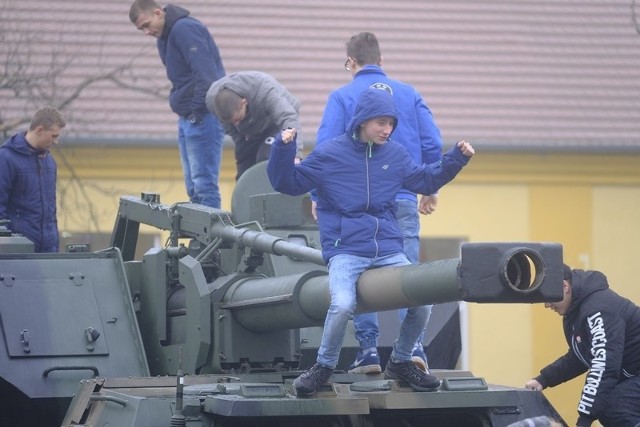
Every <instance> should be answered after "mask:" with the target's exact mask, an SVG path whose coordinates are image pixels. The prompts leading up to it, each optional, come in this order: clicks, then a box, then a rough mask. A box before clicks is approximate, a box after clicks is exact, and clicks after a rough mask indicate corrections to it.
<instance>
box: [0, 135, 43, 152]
mask: <svg viewBox="0 0 640 427" xmlns="http://www.w3.org/2000/svg"><path fill="white" fill-rule="evenodd" d="M26 134H27V133H26V132H19V133H17V134H15V135H13V136H12V137H11V138H9V139H7V141H6V142H5V143H4V144H2V145H1V147H2V148H7V149H9V150H13V151H15V152H16V153H20V154H23V155H25V156H30V155H31V153H34V152H37V153H40V154H43V153H46V150H36V149H35V148H32V147H31V146H30V145H29V143H27V139H26Z"/></svg>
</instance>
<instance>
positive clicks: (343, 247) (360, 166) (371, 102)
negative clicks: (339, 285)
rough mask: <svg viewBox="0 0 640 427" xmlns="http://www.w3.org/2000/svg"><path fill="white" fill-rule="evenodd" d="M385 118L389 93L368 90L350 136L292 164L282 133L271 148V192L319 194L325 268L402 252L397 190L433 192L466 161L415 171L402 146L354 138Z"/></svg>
mask: <svg viewBox="0 0 640 427" xmlns="http://www.w3.org/2000/svg"><path fill="white" fill-rule="evenodd" d="M383 116H386V117H393V118H394V119H396V123H397V120H398V114H397V111H396V107H395V104H394V101H393V97H392V95H390V94H389V93H388V92H386V91H384V90H379V89H367V90H365V91H364V92H363V93H362V95H361V97H360V99H359V100H358V104H357V106H356V109H355V114H354V116H353V118H352V120H351V122H350V124H349V126H348V129H349V131H348V132H347V133H345V134H343V135H341V136H339V137H337V138H334V139H331V140H329V141H327V142H325V143H324V144H322V145H320V146H316V147H315V149H314V150H313V152H311V154H310V155H309V156H308V157H307V158H306V159H304V160H303V161H302V162H301V163H300V164H298V165H294V157H295V151H296V146H295V143H293V142H292V143H290V144H284V143H283V142H282V137H281V135H278V136H277V138H276V140H275V141H274V144H273V146H272V148H271V156H270V158H269V164H268V166H267V173H268V175H269V179H270V181H271V184H272V185H273V187H274V189H275V190H277V191H279V192H281V193H284V194H289V195H292V196H296V195H300V194H304V193H306V192H308V191H310V190H312V189H313V188H315V189H316V190H317V196H318V206H317V214H318V225H319V227H320V238H321V241H322V254H323V257H324V259H325V261H327V262H328V261H329V260H330V259H331V258H332V257H333V256H335V255H337V254H340V253H345V254H351V255H358V256H362V257H369V258H374V257H382V256H387V255H391V254H393V253H399V252H402V251H403V240H402V232H401V231H400V227H399V225H398V222H397V220H396V218H395V211H396V200H395V199H396V194H397V193H398V191H399V190H400V189H401V188H406V189H408V190H409V191H412V192H415V193H420V194H433V193H435V192H436V191H438V189H439V188H441V187H442V186H443V185H445V184H446V183H447V182H449V181H451V180H452V179H453V178H454V177H455V176H456V175H457V174H458V172H460V170H461V169H462V167H464V165H466V164H467V162H468V160H469V158H468V157H466V156H465V155H464V154H462V152H461V151H460V149H459V148H458V147H454V148H452V149H451V150H450V151H449V152H448V153H447V154H445V155H444V156H443V158H442V160H441V161H439V162H436V163H433V164H431V165H427V164H423V165H417V164H416V163H415V162H414V161H413V160H412V159H411V156H410V155H409V154H408V153H407V151H406V150H405V148H404V147H403V146H402V145H401V144H400V143H397V142H394V141H392V140H388V141H387V142H385V143H384V144H381V145H378V144H373V143H368V142H363V141H361V140H359V139H358V133H359V129H360V125H361V124H362V123H364V122H366V121H368V120H370V119H373V118H376V117H383Z"/></svg>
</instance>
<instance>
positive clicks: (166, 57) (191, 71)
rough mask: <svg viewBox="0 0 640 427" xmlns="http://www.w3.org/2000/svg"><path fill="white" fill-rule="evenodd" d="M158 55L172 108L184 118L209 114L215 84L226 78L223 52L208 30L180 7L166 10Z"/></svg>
mask: <svg viewBox="0 0 640 427" xmlns="http://www.w3.org/2000/svg"><path fill="white" fill-rule="evenodd" d="M164 10H165V12H166V14H165V24H164V28H163V30H162V36H161V37H160V38H158V41H157V45H158V53H159V54H160V59H161V60H162V63H163V64H164V66H165V67H166V69H167V77H168V78H169V80H170V81H171V92H170V93H169V105H170V106H171V110H173V112H174V113H176V114H178V115H179V116H182V117H188V116H190V115H191V114H195V115H196V116H197V117H198V118H202V117H204V116H205V115H206V114H209V110H207V106H206V104H205V97H206V95H207V91H208V90H209V86H211V83H213V82H214V81H216V80H218V79H219V78H221V77H223V76H224V67H223V66H222V60H221V59H220V52H219V51H218V47H217V46H216V44H215V42H214V41H213V37H212V36H211V34H210V33H209V30H208V29H207V27H205V26H204V24H203V23H202V22H200V21H198V20H197V19H195V18H192V17H190V16H189V11H188V10H186V9H183V8H181V7H179V6H174V5H171V4H170V5H167V6H166V7H165V9H164Z"/></svg>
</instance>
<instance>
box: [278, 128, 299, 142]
mask: <svg viewBox="0 0 640 427" xmlns="http://www.w3.org/2000/svg"><path fill="white" fill-rule="evenodd" d="M280 136H281V137H282V142H284V143H285V144H288V143H290V142H291V141H293V138H295V136H296V130H295V129H294V128H286V129H285V130H283V131H282V132H281V133H280Z"/></svg>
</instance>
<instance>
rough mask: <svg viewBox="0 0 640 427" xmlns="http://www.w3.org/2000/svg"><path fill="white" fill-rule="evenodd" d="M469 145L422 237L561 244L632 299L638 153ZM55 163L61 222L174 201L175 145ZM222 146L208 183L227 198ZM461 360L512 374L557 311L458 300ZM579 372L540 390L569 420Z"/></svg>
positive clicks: (505, 379) (561, 348)
mask: <svg viewBox="0 0 640 427" xmlns="http://www.w3.org/2000/svg"><path fill="white" fill-rule="evenodd" d="M476 148H477V152H478V154H477V155H476V157H474V159H473V160H472V161H471V163H470V165H469V166H468V167H467V168H466V169H465V170H464V171H463V172H462V173H461V174H460V175H459V176H458V177H457V178H456V180H455V181H454V182H452V183H451V184H449V185H448V186H446V187H445V188H444V189H442V190H441V192H440V197H439V205H438V210H437V212H436V213H435V214H433V215H429V216H423V217H421V227H422V234H423V236H424V237H462V238H464V239H466V240H468V241H471V242H482V241H485V242H491V241H536V242H558V243H561V244H563V250H564V256H565V261H566V262H567V263H568V264H570V265H571V266H573V267H576V268H590V269H597V270H601V271H603V272H604V273H605V274H607V275H608V277H609V279H610V285H611V286H612V288H613V289H614V290H616V291H617V292H619V293H621V294H622V295H624V296H627V297H628V298H630V299H632V300H634V301H635V302H640V288H639V287H637V286H635V280H636V279H635V277H636V275H635V274H634V271H633V267H634V263H637V260H636V258H637V257H636V253H637V252H638V243H637V242H639V241H640V227H638V226H637V225H636V222H637V216H638V215H637V212H640V155H631V154H625V155H622V154H621V155H613V154H609V155H606V154H603V155H597V156H596V155H569V154H526V153H523V154H501V153H483V152H482V148H481V147H476ZM54 155H55V156H56V158H57V160H58V166H59V183H58V198H59V200H58V205H59V207H58V212H59V224H60V229H61V232H63V233H67V234H71V235H72V234H73V233H79V232H96V231H99V232H107V233H109V232H111V229H112V227H113V224H114V220H115V215H116V212H117V209H118V198H119V197H120V195H124V194H127V195H139V194H140V193H141V192H156V193H159V194H160V195H161V200H162V202H163V203H166V204H171V203H177V202H182V201H186V200H187V197H186V194H185V192H184V184H183V181H182V170H181V166H180V162H179V158H178V151H177V148H175V147H161V148H153V149H152V148H148V147H146V148H125V147H106V146H101V147H90V148H86V147H84V148H83V147H64V148H62V147H61V148H60V149H58V150H56V152H55V153H54ZM234 176H235V163H234V160H233V153H232V150H225V152H224V155H223V161H222V171H221V180H220V188H221V194H222V208H223V209H226V210H229V209H230V206H231V194H232V191H233V186H234ZM465 307H466V311H467V313H468V317H467V325H466V326H467V328H468V343H467V348H468V363H469V366H468V368H469V369H470V370H471V371H472V372H474V374H475V375H478V376H482V377H484V378H485V379H486V380H487V381H488V382H490V383H495V384H506V385H512V386H523V385H524V383H525V382H526V381H527V380H528V379H529V378H531V377H533V376H535V375H536V374H537V373H538V371H539V369H540V368H542V367H543V366H544V365H546V364H547V363H549V362H551V361H553V360H555V359H556V358H557V357H558V356H560V355H561V354H564V352H566V350H567V344H566V342H565V340H564V337H563V336H562V331H561V318H560V317H559V316H557V315H556V314H555V313H554V312H552V311H550V310H545V309H544V307H543V305H542V304H535V305H526V304H510V305H509V304H465ZM581 383H582V379H576V380H573V381H571V382H569V383H567V384H563V385H561V386H558V387H556V388H554V389H548V390H546V391H545V392H544V393H545V395H546V396H547V398H548V399H549V400H550V401H551V403H552V404H553V405H554V406H555V407H556V409H558V411H559V412H560V414H561V415H562V417H563V418H564V419H565V421H567V422H568V423H569V424H570V425H571V424H572V423H574V422H575V419H576V411H575V408H576V403H577V398H578V393H579V390H580V388H581Z"/></svg>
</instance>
